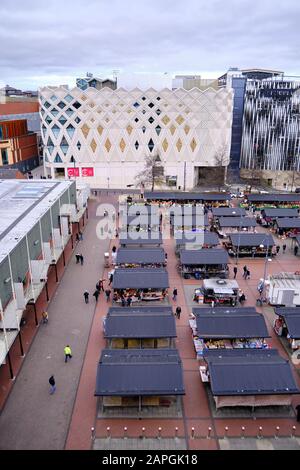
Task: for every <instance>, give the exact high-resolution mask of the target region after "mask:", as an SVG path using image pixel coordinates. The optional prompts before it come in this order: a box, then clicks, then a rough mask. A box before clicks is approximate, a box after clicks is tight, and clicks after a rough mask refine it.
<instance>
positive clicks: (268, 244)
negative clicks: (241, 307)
mask: <svg viewBox="0 0 300 470" xmlns="http://www.w3.org/2000/svg"><path fill="white" fill-rule="evenodd" d="M264 241H265V238H264V239H263V241H262V243H261V244H260V245H259V247H260V248H264V247H265V245H264ZM269 247H270V243H269V239H268V243H267V251H266V257H265V267H264V278H263V285H262V289H261V292H260V298H259V302H260V304H261V305H262V304H263V292H264V290H265V284H266V276H267V265H268V261H272V258H268V255H269Z"/></svg>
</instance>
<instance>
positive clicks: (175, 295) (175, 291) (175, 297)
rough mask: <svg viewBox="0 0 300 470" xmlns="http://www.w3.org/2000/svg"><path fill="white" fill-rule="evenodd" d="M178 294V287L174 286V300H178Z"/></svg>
mask: <svg viewBox="0 0 300 470" xmlns="http://www.w3.org/2000/svg"><path fill="white" fill-rule="evenodd" d="M177 295H178V292H177V289H176V287H174V289H173V300H174V302H176V300H177Z"/></svg>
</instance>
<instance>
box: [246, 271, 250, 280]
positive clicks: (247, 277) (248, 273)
mask: <svg viewBox="0 0 300 470" xmlns="http://www.w3.org/2000/svg"><path fill="white" fill-rule="evenodd" d="M246 279H250V271H249V269H247V275H246Z"/></svg>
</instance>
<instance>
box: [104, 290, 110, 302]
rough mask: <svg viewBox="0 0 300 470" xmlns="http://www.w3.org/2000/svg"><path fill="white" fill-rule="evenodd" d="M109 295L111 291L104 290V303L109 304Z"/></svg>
mask: <svg viewBox="0 0 300 470" xmlns="http://www.w3.org/2000/svg"><path fill="white" fill-rule="evenodd" d="M110 294H111V290H110V289H106V290H105V295H106V302H109V300H110Z"/></svg>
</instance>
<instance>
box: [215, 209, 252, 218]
mask: <svg viewBox="0 0 300 470" xmlns="http://www.w3.org/2000/svg"><path fill="white" fill-rule="evenodd" d="M212 213H213V216H214V217H241V216H246V210H245V209H244V208H242V207H214V208H213V210H212Z"/></svg>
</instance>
